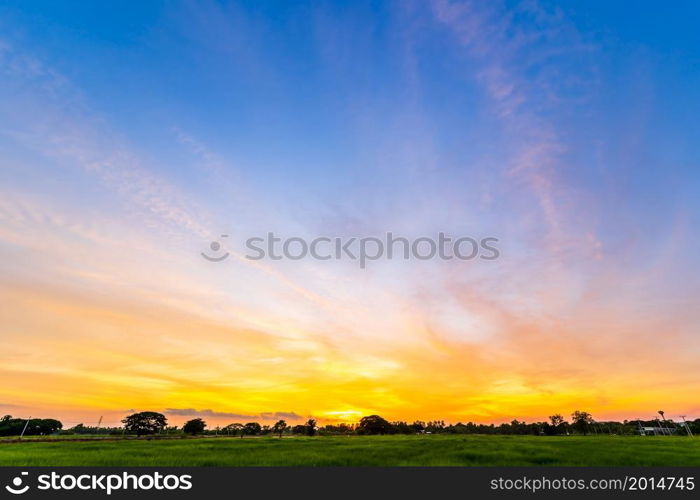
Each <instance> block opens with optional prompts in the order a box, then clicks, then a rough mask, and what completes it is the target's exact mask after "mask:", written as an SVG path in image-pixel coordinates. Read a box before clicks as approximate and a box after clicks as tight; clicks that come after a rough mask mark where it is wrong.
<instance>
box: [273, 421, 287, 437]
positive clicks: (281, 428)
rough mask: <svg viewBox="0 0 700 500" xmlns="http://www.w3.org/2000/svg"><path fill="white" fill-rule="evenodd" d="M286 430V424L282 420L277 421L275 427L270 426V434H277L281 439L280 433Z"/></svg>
mask: <svg viewBox="0 0 700 500" xmlns="http://www.w3.org/2000/svg"><path fill="white" fill-rule="evenodd" d="M286 428H287V422H285V421H284V420H278V421H277V423H275V425H273V426H272V432H274V433H275V434H279V435H280V438H282V433H283V432H284V430H285V429H286Z"/></svg>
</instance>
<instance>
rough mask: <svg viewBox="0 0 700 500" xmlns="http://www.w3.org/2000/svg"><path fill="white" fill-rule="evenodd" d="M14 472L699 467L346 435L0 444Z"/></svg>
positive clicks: (652, 456) (600, 446)
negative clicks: (18, 468) (175, 468)
mask: <svg viewBox="0 0 700 500" xmlns="http://www.w3.org/2000/svg"><path fill="white" fill-rule="evenodd" d="M0 465H17V466H32V465H36V466H39V465H43V466H61V465H87V466H89V465H94V466H100V465H104V466H110V465H111V466H127V465H135V466H460V465H462V466H463V465H467V466H468V465H486V466H505V465H602V466H623V465H695V466H698V465H700V439H692V438H681V437H640V436H627V437H623V436H587V437H572V436H568V437H565V436H559V437H537V436H473V435H470V436H437V435H433V436H350V437H315V438H304V437H299V438H283V439H277V438H271V437H262V438H250V439H237V438H202V439H175V440H162V441H157V440H152V441H146V440H132V441H105V442H83V441H71V440H60V441H56V442H31V441H29V442H23V443H3V444H0Z"/></svg>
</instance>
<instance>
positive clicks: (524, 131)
mask: <svg viewBox="0 0 700 500" xmlns="http://www.w3.org/2000/svg"><path fill="white" fill-rule="evenodd" d="M698 15H700V5H698V4H697V2H690V1H686V2H684V1H681V2H676V3H674V5H673V6H671V5H661V4H659V3H658V2H638V3H636V4H635V7H634V8H631V7H630V5H629V3H628V2H621V1H618V2H610V1H590V2H573V1H559V2H554V1H544V0H542V1H535V0H532V1H522V2H510V1H509V2H499V1H496V2H490V1H489V2H486V1H483V2H481V1H474V2H470V1H466V2H461V1H459V2H458V1H448V0H431V1H425V2H424V1H410V0H409V1H395V2H393V1H386V2H366V1H358V2H352V3H348V2H332V1H322V2H253V1H249V2H248V1H246V2H215V1H201V2H190V1H183V2H180V1H168V2H158V1H153V2H140V3H138V2H131V3H124V2H99V3H86V2H49V1H36V2H31V3H27V2H21V1H12V0H9V1H4V2H2V4H1V5H0V276H1V277H2V279H1V280H0V304H1V306H0V341H1V344H0V346H1V347H0V412H1V413H3V414H4V413H8V414H12V415H14V416H17V417H25V418H26V417H27V416H30V415H31V416H35V417H53V418H59V419H61V420H62V421H63V422H64V426H65V427H70V426H72V425H75V424H77V423H85V424H86V425H88V424H94V423H96V422H97V421H98V419H99V418H100V417H104V419H103V423H104V424H106V425H118V423H119V420H120V419H121V418H123V417H124V416H125V415H126V414H128V413H130V412H132V411H143V410H153V411H161V412H164V413H165V414H166V416H168V418H169V420H170V421H171V422H172V423H181V422H183V421H184V420H187V419H189V418H194V417H197V416H202V417H203V418H205V420H207V421H208V422H210V424H211V425H216V424H221V425H223V424H227V423H231V422H236V421H237V422H245V421H251V420H256V421H260V422H263V423H265V422H269V421H273V420H276V419H278V418H284V419H286V420H288V421H290V422H294V421H297V420H302V419H306V418H308V417H310V416H313V417H314V418H317V419H318V420H319V421H320V422H321V423H333V422H354V421H357V420H359V418H360V417H362V416H363V415H369V414H380V415H382V416H384V417H385V418H387V419H389V420H408V421H413V420H416V419H420V420H434V419H440V420H445V421H448V422H457V421H463V422H464V421H475V422H486V423H488V422H501V421H510V420H512V419H513V418H517V419H519V420H528V421H535V420H544V419H546V418H547V416H548V415H552V414H554V413H562V414H564V415H568V414H570V413H571V412H573V411H574V410H585V411H589V412H591V413H592V414H593V416H594V418H596V419H598V420H605V419H620V420H621V419H634V418H652V417H653V416H654V414H655V413H656V411H657V410H664V411H665V412H666V414H667V416H668V417H670V418H677V417H678V416H679V415H687V416H689V417H693V418H698V417H700V402H698V400H697V394H698V393H699V392H700V372H699V371H698V366H699V363H700V310H699V309H698V308H697V302H698V298H699V297H700V273H698V265H699V264H700V252H699V250H700V244H699V243H700V237H699V236H698V234H697V231H696V228H697V227H699V226H698V225H699V224H700V197H699V196H698V193H699V192H700V141H698V136H699V134H700V113H699V111H700V92H699V91H698V89H700V31H698V30H697V29H696V26H695V24H696V22H695V20H696V19H697V18H698ZM270 232H273V233H274V234H276V235H279V236H280V237H281V238H291V237H299V238H305V239H307V240H312V239H313V238H315V237H319V236H328V237H338V238H345V239H347V238H352V237H376V236H382V235H385V234H386V233H388V232H392V233H394V234H395V235H399V236H401V237H406V238H408V239H415V238H419V237H432V238H436V237H437V235H438V233H440V232H443V233H445V234H448V235H452V236H455V237H459V236H470V237H475V238H484V237H493V238H497V239H498V249H499V257H498V259H495V260H484V259H478V258H477V259H472V260H457V259H452V260H443V259H437V258H435V259H428V260H419V259H408V260H403V259H386V258H382V259H377V260H374V261H371V262H368V263H367V266H366V267H365V268H364V269H361V268H359V266H358V263H357V262H356V261H352V260H350V259H331V260H318V259H312V258H304V259H300V260H292V259H281V260H273V259H269V258H265V259H261V260H252V259H249V258H247V257H246V251H247V250H246V247H245V241H246V240H247V239H248V238H251V237H264V236H265V235H266V234H267V233H270ZM224 234H225V235H227V236H226V237H222V235H224ZM212 241H217V242H219V243H220V244H221V245H222V247H221V248H220V249H219V250H218V251H217V255H219V254H221V255H223V254H224V252H226V253H228V254H229V257H228V258H226V259H224V260H222V261H221V262H210V261H208V260H206V259H204V258H202V256H201V254H202V253H203V252H205V253H206V252H209V253H211V252H212V249H211V247H210V243H211V242H212Z"/></svg>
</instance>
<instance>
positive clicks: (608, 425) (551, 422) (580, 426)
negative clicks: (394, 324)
mask: <svg viewBox="0 0 700 500" xmlns="http://www.w3.org/2000/svg"><path fill="white" fill-rule="evenodd" d="M121 423H122V424H123V425H122V426H121V427H91V426H85V425H83V424H78V425H76V426H74V427H72V428H70V429H65V430H64V429H63V424H62V423H61V422H60V421H59V420H56V419H51V418H48V419H31V420H29V423H27V420H26V419H21V418H13V417H12V416H10V415H5V416H4V417H2V419H0V436H17V435H20V434H21V433H22V430H23V429H25V425H26V430H25V431H24V435H26V436H37V435H51V434H56V433H59V432H60V433H61V434H88V435H89V434H101V435H105V434H107V435H123V434H127V433H128V434H136V435H137V436H146V435H153V434H166V435H177V434H180V435H184V434H188V435H219V436H237V437H241V438H243V437H245V436H265V435H274V436H279V437H282V436H284V435H297V436H315V435H317V434H319V435H353V434H357V435H377V434H379V435H390V434H510V435H528V434H529V435H535V436H541V435H545V436H557V435H571V434H578V435H588V434H617V435H624V434H627V435H632V434H639V433H640V428H642V427H657V428H658V427H659V426H662V427H664V428H665V429H667V430H668V433H671V434H686V432H687V430H686V427H685V423H684V422H674V421H673V420H671V419H664V420H663V422H661V421H659V419H652V420H624V421H622V422H617V421H600V422H599V421H596V420H594V418H593V416H592V415H591V414H590V413H588V412H585V411H579V410H577V411H574V412H573V413H572V414H571V416H570V419H568V420H567V419H566V418H565V417H564V416H563V415H561V414H554V415H551V416H550V417H549V418H548V420H547V421H542V422H530V423H528V422H524V421H519V420H517V419H514V420H512V421H511V422H508V423H502V424H478V423H473V422H467V423H462V422H458V423H456V424H446V423H445V422H444V421H442V420H434V421H427V422H424V421H421V420H416V421H414V422H412V423H408V422H405V421H393V422H390V421H388V420H386V419H385V418H383V417H381V416H379V415H369V416H366V417H363V418H362V419H360V421H359V422H357V423H355V424H346V423H340V424H327V425H323V426H319V425H318V424H317V421H316V420H315V419H313V418H310V419H309V420H307V421H306V422H305V423H303V424H297V425H289V424H288V423H287V422H286V421H285V420H279V421H277V422H276V423H274V424H272V425H261V424H260V423H258V422H247V423H238V422H234V423H231V424H228V425H225V426H216V427H213V428H212V427H209V426H208V425H207V423H206V422H205V421H204V420H203V419H201V418H194V419H192V420H189V421H187V422H185V424H184V425H183V426H182V427H178V426H169V425H168V419H167V417H166V416H165V415H163V414H162V413H158V412H153V411H145V412H137V413H133V414H131V415H128V416H126V417H125V418H124V419H123V420H122V422H121ZM687 429H689V430H690V431H691V432H692V433H693V434H696V433H697V434H700V418H699V419H696V420H693V421H688V422H687Z"/></svg>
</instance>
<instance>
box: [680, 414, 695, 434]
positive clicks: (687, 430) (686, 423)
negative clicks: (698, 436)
mask: <svg viewBox="0 0 700 500" xmlns="http://www.w3.org/2000/svg"><path fill="white" fill-rule="evenodd" d="M680 417H681V418H682V419H683V425H684V426H685V430H686V432H687V433H688V436H690V437H693V433H692V431H691V430H690V427H689V426H688V422H687V421H686V419H685V415H680Z"/></svg>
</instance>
